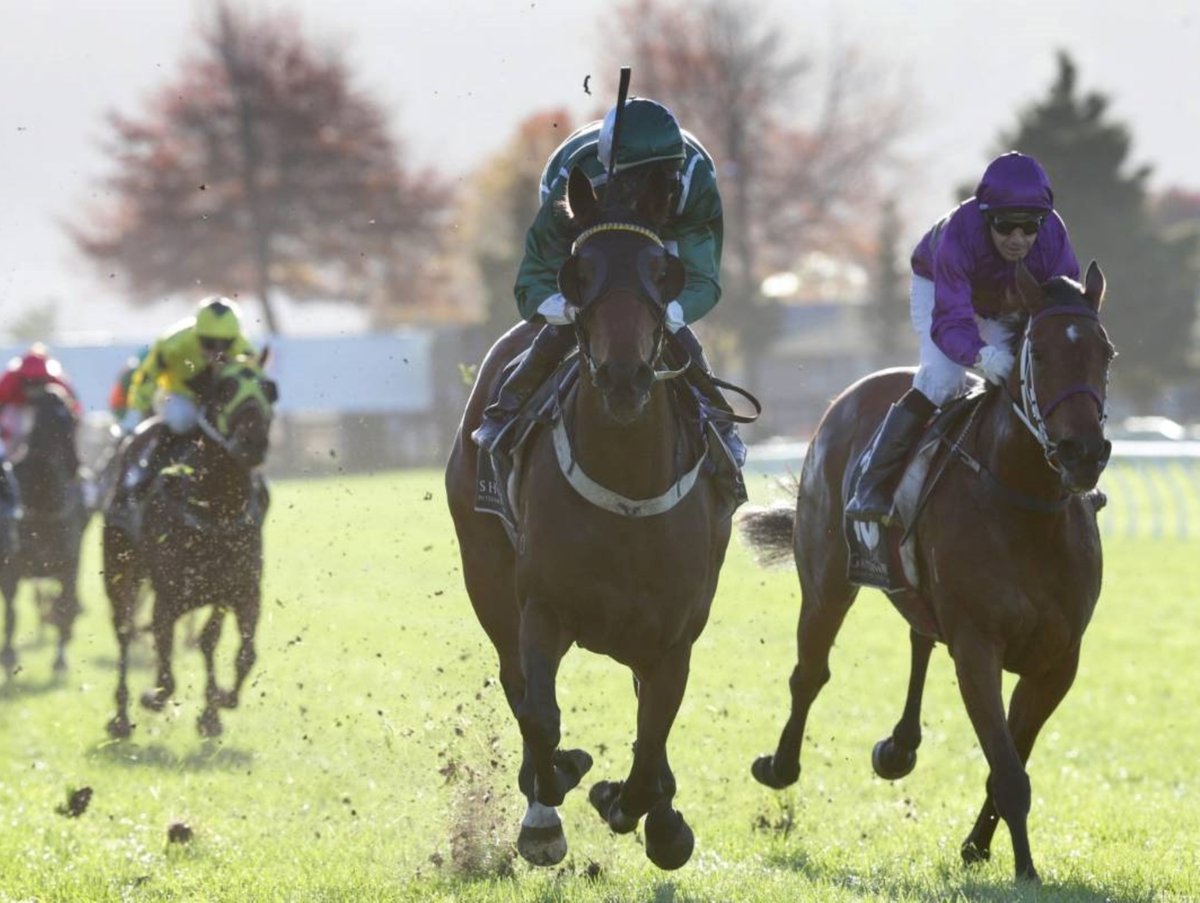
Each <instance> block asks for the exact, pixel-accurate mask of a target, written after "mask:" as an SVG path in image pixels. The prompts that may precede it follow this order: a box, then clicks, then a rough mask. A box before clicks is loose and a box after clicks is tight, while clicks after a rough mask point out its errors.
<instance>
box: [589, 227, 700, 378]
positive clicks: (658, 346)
mask: <svg viewBox="0 0 1200 903" xmlns="http://www.w3.org/2000/svg"><path fill="white" fill-rule="evenodd" d="M601 232H632V233H634V234H635V235H640V236H642V237H643V238H648V239H649V240H650V241H651V242H653V243H654V244H655V245H656V246H657V247H658V248H659V249H661V250H666V245H664V244H663V240H662V239H661V238H660V237H659V236H658V233H657V232H655V231H654V230H653V229H650V228H648V227H646V226H639V225H638V224H637V223H622V222H606V223H598V224H596V225H595V226H591V227H590V228H588V229H584V230H583V232H581V233H580V234H579V237H578V238H576V239H575V241H574V243H573V244H572V245H571V256H575V255H576V254H578V253H579V249H580V248H581V247H582V246H583V244H584V243H585V242H586V241H587V240H588V239H589V238H591V237H592V236H594V235H597V234H599V233H601ZM651 300H652V303H653V304H654V307H655V311H656V313H658V314H659V329H658V337H657V339H656V340H655V343H654V357H653V361H654V363H655V365H656V366H655V368H654V381H655V382H663V381H665V380H669V379H676V378H678V377H680V376H682V375H683V374H684V373H686V372H687V369H688V367H690V366H691V365H692V361H691V359H690V358H689V359H688V360H686V361H684V363H683V366H681V367H679V368H678V369H674V370H672V369H666V370H660V369H658V367H657V365H658V364H659V363H660V362H661V359H662V354H663V346H664V343H665V342H666V334H665V331H664V330H663V329H662V321H663V319H664V318H665V317H666V306H665V305H663V304H662V303H661V302H660V301H658V300H655V299H651ZM575 334H576V338H577V340H578V342H579V351H580V354H581V356H582V357H583V359H584V360H585V361H587V365H588V372H589V373H590V374H591V375H592V376H593V377H594V376H595V375H596V365H595V363H593V361H592V355H591V353H590V351H589V350H588V343H587V333H585V332H584V330H583V326H582V324H581V323H580V321H579V318H576V321H575Z"/></svg>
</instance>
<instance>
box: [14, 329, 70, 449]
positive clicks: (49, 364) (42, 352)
mask: <svg viewBox="0 0 1200 903" xmlns="http://www.w3.org/2000/svg"><path fill="white" fill-rule="evenodd" d="M51 384H53V385H56V386H60V387H61V388H62V389H63V391H64V392H65V393H66V396H67V401H68V402H69V404H70V406H71V411H72V413H73V414H75V416H76V417H79V416H80V415H81V414H82V413H83V406H82V405H81V404H80V403H79V396H78V395H77V394H76V393H75V387H74V386H72V385H71V383H70V381H69V380H68V379H67V375H66V373H65V372H64V371H63V368H62V364H60V363H59V362H58V361H57V360H55V359H54V358H53V357H51V356H50V352H49V351H48V350H47V349H46V346H45V345H43V344H42V343H41V342H35V343H34V344H33V345H31V346H30V348H29V350H28V351H26V352H25V354H23V355H22V356H21V357H14V358H13V359H12V360H11V361H9V362H8V367H7V368H6V369H5V371H4V375H3V376H0V440H2V441H3V442H4V445H5V446H6V447H7V446H10V445H15V444H18V443H19V442H20V441H21V440H22V439H23V438H24V436H25V433H26V431H27V429H28V424H27V423H26V418H25V409H26V406H27V405H28V404H29V391H30V389H31V388H33V387H35V386H47V385H51Z"/></svg>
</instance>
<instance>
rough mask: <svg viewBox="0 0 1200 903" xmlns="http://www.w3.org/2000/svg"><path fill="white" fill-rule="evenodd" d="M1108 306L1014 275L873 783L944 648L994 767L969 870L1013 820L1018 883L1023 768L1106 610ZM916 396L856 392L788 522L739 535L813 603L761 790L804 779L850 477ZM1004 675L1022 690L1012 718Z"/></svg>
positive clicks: (945, 479) (913, 731)
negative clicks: (1102, 483) (1008, 336)
mask: <svg viewBox="0 0 1200 903" xmlns="http://www.w3.org/2000/svg"><path fill="white" fill-rule="evenodd" d="M1103 295H1104V276H1103V274H1102V273H1101V272H1100V268H1099V267H1098V266H1097V265H1096V264H1095V262H1093V263H1092V264H1091V266H1089V267H1088V270H1087V274H1086V277H1085V280H1084V285H1083V286H1080V285H1079V284H1077V283H1075V282H1074V281H1072V280H1069V279H1066V278H1062V277H1059V278H1057V279H1054V280H1051V281H1050V282H1048V283H1046V284H1045V285H1039V284H1038V283H1037V281H1036V280H1035V279H1034V278H1033V277H1032V276H1031V275H1030V274H1029V272H1028V271H1027V270H1026V269H1025V268H1024V266H1020V265H1019V266H1018V269H1017V274H1016V298H1015V300H1017V301H1018V303H1019V306H1020V308H1021V309H1022V313H1023V314H1024V315H1025V316H1026V318H1027V319H1026V321H1025V322H1026V327H1025V331H1024V335H1023V337H1021V339H1020V347H1019V349H1015V350H1016V351H1017V354H1018V359H1019V361H1020V365H1019V366H1018V367H1015V368H1014V372H1013V374H1012V375H1011V377H1010V379H1009V381H1008V384H1007V386H1006V387H1003V388H995V389H993V390H991V391H990V392H989V393H988V394H987V395H986V396H985V397H984V399H983V400H982V401H981V402H980V407H979V408H978V410H977V412H976V416H975V417H974V419H973V420H972V421H971V422H970V423H969V425H968V427H967V428H966V429H965V430H964V431H963V432H962V434H961V435H959V436H958V438H957V439H956V441H955V443H954V445H955V446H957V449H954V448H952V449H950V451H948V452H946V454H947V455H948V456H949V457H948V463H947V464H946V465H945V469H944V470H943V472H942V476H941V479H940V482H939V483H938V484H937V485H936V486H935V487H934V489H933V491H932V494H931V495H930V496H929V498H928V500H927V502H926V505H925V509H924V511H923V512H922V513H921V515H920V517H919V519H918V520H917V521H916V525H915V527H914V526H912V525H909V526H908V529H909V530H910V531H914V535H915V539H916V549H917V551H916V558H917V564H918V569H919V573H920V585H919V588H918V590H917V592H918V593H919V595H920V600H919V601H920V602H921V603H923V604H924V606H925V607H926V610H927V611H931V612H932V615H933V621H934V623H935V624H936V628H935V629H933V630H928V631H918V630H917V629H913V630H912V631H911V632H910V637H911V647H912V650H911V651H912V665H911V672H910V677H909V686H908V696H907V700H906V703H905V706H904V711H903V714H902V716H901V718H900V720H899V722H898V723H897V724H896V726H895V729H894V730H893V732H892V735H891V736H890V737H888V738H887V739H886V740H883V741H880V743H879V744H878V745H877V746H876V748H875V750H874V753H873V755H872V762H873V765H874V767H875V771H876V772H877V773H878V774H879V775H880V777H883V778H886V779H889V780H894V779H896V778H900V777H903V776H904V775H906V774H908V773H909V771H911V769H912V768H913V766H914V764H915V762H916V750H917V747H918V746H919V745H920V742H921V725H920V709H921V697H922V693H923V690H924V681H925V673H926V667H927V666H928V663H929V658H930V653H931V651H932V649H933V646H934V642H935V641H941V642H944V643H945V644H946V645H947V647H948V648H949V651H950V654H951V656H952V658H953V659H954V666H955V671H956V674H957V676H958V684H959V689H960V691H961V694H962V698H963V702H964V703H965V704H966V709H967V713H968V715H969V716H970V719H971V724H972V725H973V727H974V729H975V733H976V735H977V736H978V739H979V743H980V745H981V746H982V748H983V752H984V755H985V757H986V759H987V762H988V767H989V775H988V778H987V785H986V798H985V800H984V803H983V808H982V810H981V811H980V813H979V818H978V819H977V821H976V822H975V825H974V827H973V828H972V829H971V832H970V834H969V835H968V836H967V838H966V840H965V842H964V843H963V845H962V850H961V855H962V859H963V861H964V862H965V863H968V864H970V863H974V862H979V861H982V860H986V859H988V858H989V857H990V855H991V843H992V836H993V833H994V832H995V829H996V825H997V820H998V819H999V818H1002V819H1004V821H1005V823H1006V824H1007V825H1008V830H1009V834H1010V835H1011V839H1012V846H1013V855H1014V859H1015V869H1016V875H1017V877H1018V878H1023V879H1031V880H1035V881H1036V880H1037V879H1038V874H1037V870H1036V869H1035V868H1034V864H1033V858H1032V855H1031V853H1030V848H1029V835H1028V831H1027V827H1026V821H1027V817H1028V814H1029V807H1030V796H1031V791H1030V782H1029V776H1028V774H1027V773H1026V770H1025V764H1026V762H1027V760H1028V758H1029V755H1030V752H1031V750H1032V749H1033V744H1034V741H1035V739H1036V738H1037V735H1038V732H1039V731H1040V730H1041V728H1042V726H1043V725H1044V724H1045V722H1046V720H1047V719H1048V718H1049V716H1050V714H1051V713H1052V712H1053V711H1054V709H1055V708H1056V707H1057V706H1058V704H1059V703H1060V702H1061V701H1062V699H1063V698H1064V696H1065V695H1066V693H1067V691H1068V690H1069V689H1070V687H1071V684H1072V682H1073V681H1074V678H1075V670H1076V667H1077V665H1078V662H1079V650H1080V643H1081V640H1082V639H1083V633H1084V631H1085V630H1086V629H1087V626H1088V622H1089V621H1090V619H1091V617H1092V611H1093V609H1094V607H1095V605H1096V600H1097V598H1098V596H1099V594H1100V579H1101V548H1100V534H1099V531H1098V529H1097V524H1096V514H1095V508H1094V505H1093V503H1092V499H1091V498H1088V497H1086V495H1085V494H1086V493H1088V492H1089V491H1090V490H1092V489H1093V488H1094V487H1095V485H1096V482H1097V481H1098V479H1099V477H1100V473H1101V471H1102V470H1103V469H1104V467H1105V464H1106V463H1107V461H1108V456H1109V452H1110V450H1111V444H1110V443H1109V442H1108V441H1107V440H1106V439H1105V436H1104V422H1105V405H1106V397H1107V386H1108V371H1109V365H1110V363H1111V361H1112V359H1113V357H1114V355H1115V351H1114V349H1113V346H1112V344H1111V343H1110V342H1109V339H1108V336H1107V334H1106V333H1105V331H1104V328H1103V326H1102V325H1101V323H1100V316H1099V311H1100V303H1101V300H1102V298H1103ZM911 384H912V371H905V370H892V371H883V372H880V373H876V374H873V375H871V376H868V377H866V378H865V379H863V380H861V381H859V382H858V383H856V384H854V385H852V386H850V387H849V388H848V389H847V390H846V391H845V392H843V393H842V394H841V395H840V396H839V397H838V398H837V399H835V400H834V401H833V403H832V404H831V406H830V407H829V409H828V410H827V411H826V413H825V415H824V417H823V419H822V420H821V422H820V424H819V425H818V427H817V430H816V433H815V435H814V436H813V439H812V442H811V444H810V445H809V448H808V453H807V456H806V457H805V460H804V466H803V469H802V471H801V476H800V484H799V492H798V497H797V500H796V504H795V506H794V510H790V509H787V508H774V509H767V510H765V511H763V510H760V511H754V512H747V514H746V516H745V517H744V518H743V521H742V527H743V530H744V535H745V536H746V537H747V538H748V539H749V540H750V542H751V544H752V545H753V546H755V547H757V548H759V549H760V550H763V551H766V552H772V551H774V552H780V551H784V550H786V551H787V552H788V553H790V554H791V555H792V556H794V558H795V564H796V570H797V572H798V573H799V577H800V590H801V597H802V598H801V607H800V622H799V626H798V629H797V645H798V663H797V665H796V667H795V669H794V670H793V671H792V675H791V678H790V680H789V688H790V691H791V714H790V715H789V717H788V720H787V724H786V725H785V726H784V728H783V732H782V734H781V736H780V738H779V744H778V746H777V748H776V750H775V753H774V754H773V755H767V756H762V757H760V758H759V759H758V760H756V761H755V762H754V766H753V769H752V772H753V775H754V777H755V778H756V779H757V780H758V781H759V782H760V783H762V784H765V785H767V786H768V787H773V788H782V787H786V786H788V785H790V784H792V783H793V782H794V781H795V780H796V779H797V778H798V777H799V775H800V747H801V744H802V742H803V737H804V729H805V723H806V721H807V718H808V712H809V708H810V706H811V705H812V704H813V701H814V700H815V699H816V697H817V694H818V693H819V692H820V690H821V687H822V686H823V685H824V684H825V683H826V682H827V681H828V680H829V676H830V674H829V650H830V647H831V646H832V645H833V642H834V639H835V637H836V636H837V633H838V630H839V628H840V627H841V625H842V621H843V619H844V618H845V616H846V612H847V611H848V610H849V608H850V605H851V603H853V601H854V598H855V596H856V594H857V592H858V587H857V586H855V585H853V584H851V583H850V582H849V580H848V579H847V560H848V551H847V546H846V541H845V539H844V534H843V510H844V508H845V499H846V485H847V477H848V470H850V469H852V467H853V462H855V461H856V460H857V459H858V456H859V455H860V454H861V452H862V450H863V448H864V447H865V446H866V445H867V444H868V443H869V442H870V441H871V438H872V436H873V434H874V432H875V428H876V426H877V424H878V423H879V422H880V420H881V419H882V418H883V415H884V414H885V412H886V411H887V408H888V405H889V404H891V403H892V402H894V401H896V400H897V399H898V398H899V397H900V396H901V395H903V394H904V392H905V391H906V390H907V389H908V388H909V386H910V385H911ZM964 464H965V465H967V466H962V465H964ZM893 601H897V600H896V597H893ZM897 607H898V608H900V607H901V604H900V602H899V601H897ZM902 610H903V609H902ZM1003 670H1007V671H1010V672H1013V673H1015V674H1017V675H1019V680H1018V681H1017V684H1016V687H1015V688H1014V690H1013V693H1012V698H1011V700H1010V703H1009V710H1008V715H1007V718H1006V716H1005V711H1004V700H1003V697H1002V689H1001V674H1002V671H1003Z"/></svg>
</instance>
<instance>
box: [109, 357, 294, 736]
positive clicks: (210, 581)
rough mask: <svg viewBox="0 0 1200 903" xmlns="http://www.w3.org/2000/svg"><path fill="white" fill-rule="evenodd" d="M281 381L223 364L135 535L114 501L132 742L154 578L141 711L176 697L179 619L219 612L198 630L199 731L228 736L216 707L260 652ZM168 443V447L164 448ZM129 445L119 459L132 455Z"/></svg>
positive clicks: (114, 730)
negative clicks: (226, 625)
mask: <svg viewBox="0 0 1200 903" xmlns="http://www.w3.org/2000/svg"><path fill="white" fill-rule="evenodd" d="M275 399H276V389H275V384H274V383H273V382H272V381H271V380H269V379H268V378H267V377H266V376H265V375H264V374H263V372H262V371H261V370H260V369H259V367H258V366H257V362H254V361H251V360H245V361H236V362H233V363H229V364H226V365H225V366H224V367H223V368H222V369H221V370H220V372H218V373H216V374H214V375H213V378H212V380H211V385H210V386H208V387H206V388H205V389H204V390H203V391H202V392H201V393H200V401H201V418H200V424H199V428H198V429H197V430H196V431H195V433H194V435H193V436H192V437H190V438H188V439H187V440H186V441H184V440H182V439H181V440H180V444H181V445H182V446H183V447H182V448H181V449H180V450H179V451H178V454H176V455H175V456H174V458H175V460H174V461H173V463H172V464H171V465H170V466H168V467H164V468H163V469H162V471H161V472H160V473H158V474H157V475H156V476H155V477H154V481H153V483H152V484H151V485H150V487H149V490H148V493H147V496H146V498H145V502H144V510H145V518H144V523H143V525H142V529H141V530H140V531H137V539H136V540H135V539H134V537H133V536H131V534H130V531H129V530H128V527H127V525H128V520H127V518H125V517H122V516H120V514H121V512H118V511H116V510H114V509H115V508H116V506H118V505H119V504H120V503H119V502H116V501H114V502H110V505H109V510H108V511H106V512H105V523H104V537H103V544H104V588H105V590H106V592H107V593H108V598H109V602H110V603H111V605H112V620H113V628H114V630H115V631H116V635H117V646H118V653H119V655H118V674H117V691H116V702H117V711H116V714H115V715H114V716H113V717H112V719H111V720H110V721H109V722H108V733H109V735H110V736H112V737H114V738H125V737H128V736H129V735H130V734H131V733H132V731H133V728H134V724H133V723H132V722H131V721H130V720H129V688H128V685H127V683H126V678H127V672H128V666H129V643H130V640H132V639H133V637H134V634H135V632H136V627H135V624H134V613H135V610H136V607H137V601H138V590H139V587H140V586H141V583H142V581H143V580H146V579H148V580H149V581H150V585H151V586H152V587H153V589H154V614H153V618H152V630H153V633H154V648H155V652H156V654H157V658H158V674H157V680H156V682H155V686H154V688H153V689H152V690H149V691H147V692H145V693H143V694H142V698H141V702H142V706H143V707H145V708H147V709H149V710H150V711H154V712H157V711H161V710H162V709H163V707H164V706H166V704H167V700H169V699H170V698H171V695H172V694H173V693H174V692H175V675H174V673H173V669H172V664H171V660H172V652H173V648H174V633H175V622H176V621H177V620H178V619H179V618H180V616H182V615H183V614H185V613H187V612H190V611H193V610H195V609H198V608H202V607H205V606H211V612H212V613H211V614H210V615H209V618H208V621H207V622H206V623H205V625H204V628H203V629H202V630H201V632H200V651H201V652H202V653H203V655H204V665H205V669H206V672H207V682H206V684H205V706H204V710H203V712H202V713H201V714H200V717H199V719H198V721H197V728H198V729H199V731H200V733H201V734H202V735H204V736H206V737H213V736H217V735H218V734H220V733H221V719H220V713H219V709H222V708H225V709H232V708H236V707H237V704H238V694H239V692H240V690H241V687H242V684H243V682H244V681H245V680H246V676H247V675H248V674H249V672H250V668H251V667H252V666H253V665H254V661H255V659H256V657H257V656H256V653H255V649H254V635H255V632H256V630H257V628H258V617H259V611H260V609H261V582H262V530H263V519H264V517H265V516H266V510H267V501H268V500H267V493H266V486H265V484H264V483H263V481H262V477H261V476H260V475H259V474H258V473H257V472H256V469H257V468H258V466H259V465H261V464H262V463H263V460H264V459H265V458H266V454H267V446H268V442H269V438H270V427H271V418H272V412H273V405H274V402H275ZM161 441H166V440H165V439H164V440H161ZM137 447H138V446H136V444H134V443H129V444H127V445H126V447H125V448H124V451H123V454H124V455H126V456H128V455H131V454H136V453H137V451H136V449H137ZM228 610H232V611H233V613H234V615H235V617H236V620H237V627H238V634H239V637H240V640H241V645H240V647H239V649H238V653H237V659H236V662H235V669H236V677H235V681H234V685H233V687H232V688H231V689H228V690H226V689H222V688H221V687H220V686H219V685H218V684H217V679H216V673H215V664H214V655H215V652H216V647H217V642H218V640H220V638H221V626H222V623H223V621H224V619H225V613H226V612H227V611H228Z"/></svg>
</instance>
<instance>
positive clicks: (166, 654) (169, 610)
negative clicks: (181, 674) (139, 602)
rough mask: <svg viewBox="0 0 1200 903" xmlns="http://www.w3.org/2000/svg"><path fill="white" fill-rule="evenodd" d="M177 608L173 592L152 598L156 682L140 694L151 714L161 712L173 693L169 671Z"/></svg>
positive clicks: (173, 679) (159, 594)
mask: <svg viewBox="0 0 1200 903" xmlns="http://www.w3.org/2000/svg"><path fill="white" fill-rule="evenodd" d="M177 612H178V608H177V607H176V600H175V594H174V592H171V593H158V594H156V595H155V598H154V618H153V622H152V625H151V629H152V630H153V632H154V651H155V654H156V657H157V658H158V680H157V683H156V684H155V686H154V689H153V690H150V691H148V692H146V693H143V694H142V705H143V706H144V707H145V708H147V709H150V710H151V711H153V712H159V711H162V708H163V706H165V705H166V704H167V700H168V699H170V698H171V694H172V693H174V692H175V675H174V674H173V673H172V671H171V657H172V655H173V654H174V644H175V619H176V617H177Z"/></svg>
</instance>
